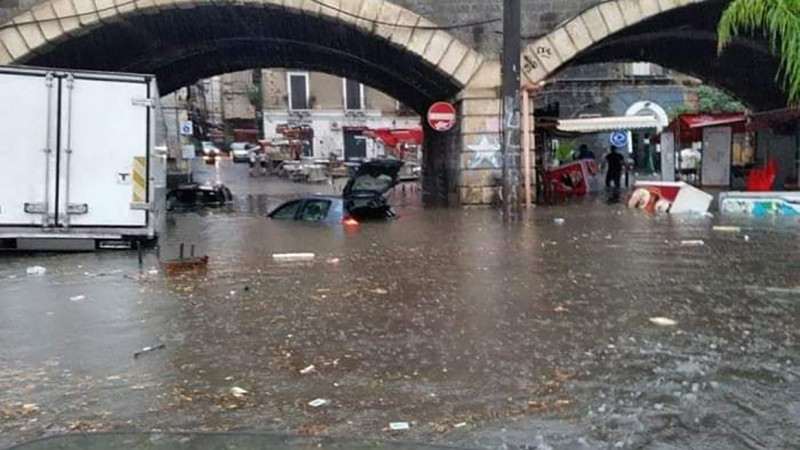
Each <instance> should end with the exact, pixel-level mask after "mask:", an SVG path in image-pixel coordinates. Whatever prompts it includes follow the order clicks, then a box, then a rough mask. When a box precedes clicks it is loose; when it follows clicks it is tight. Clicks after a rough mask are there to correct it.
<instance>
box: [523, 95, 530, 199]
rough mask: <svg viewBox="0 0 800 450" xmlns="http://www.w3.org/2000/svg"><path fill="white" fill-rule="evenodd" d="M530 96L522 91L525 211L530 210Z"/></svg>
mask: <svg viewBox="0 0 800 450" xmlns="http://www.w3.org/2000/svg"><path fill="white" fill-rule="evenodd" d="M530 102H531V100H530V94H529V93H528V90H527V89H523V90H522V165H523V167H522V173H523V175H524V180H525V209H531V108H530Z"/></svg>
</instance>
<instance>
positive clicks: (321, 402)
mask: <svg viewBox="0 0 800 450" xmlns="http://www.w3.org/2000/svg"><path fill="white" fill-rule="evenodd" d="M328 403H330V400H327V399H324V398H317V399H314V400H311V401H310V402H308V406H310V407H312V408H319V407H320V406H323V405H327V404H328Z"/></svg>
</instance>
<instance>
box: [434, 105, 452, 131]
mask: <svg viewBox="0 0 800 450" xmlns="http://www.w3.org/2000/svg"><path fill="white" fill-rule="evenodd" d="M428 125H430V126H431V128H433V129H434V130H436V131H441V132H445V131H450V130H452V129H453V127H454V126H456V108H455V107H454V106H453V105H451V104H450V103H447V102H437V103H434V104H433V105H431V108H430V109H429V110H428Z"/></svg>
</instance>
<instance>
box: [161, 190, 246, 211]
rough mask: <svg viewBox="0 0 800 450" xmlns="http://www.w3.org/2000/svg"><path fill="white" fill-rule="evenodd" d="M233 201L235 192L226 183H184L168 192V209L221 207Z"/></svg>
mask: <svg viewBox="0 0 800 450" xmlns="http://www.w3.org/2000/svg"><path fill="white" fill-rule="evenodd" d="M232 201H233V194H232V193H231V190H230V189H228V187H227V186H225V185H222V184H217V185H209V184H184V185H181V186H178V187H177V188H175V189H173V190H171V191H169V193H168V194H167V211H176V210H192V209H198V208H203V207H219V206H224V205H227V204H229V203H231V202H232Z"/></svg>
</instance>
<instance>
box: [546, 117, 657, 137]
mask: <svg viewBox="0 0 800 450" xmlns="http://www.w3.org/2000/svg"><path fill="white" fill-rule="evenodd" d="M557 128H558V129H559V130H560V131H566V132H572V133H599V132H602V131H626V130H642V129H649V128H659V123H658V119H656V118H655V117H653V116H620V117H594V118H591V119H566V120H559V121H558V127H557Z"/></svg>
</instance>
